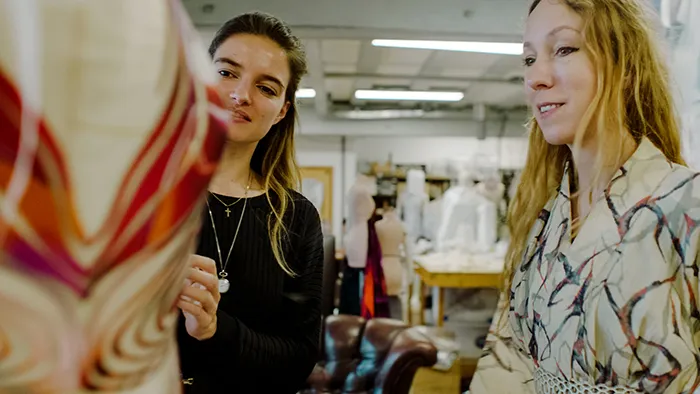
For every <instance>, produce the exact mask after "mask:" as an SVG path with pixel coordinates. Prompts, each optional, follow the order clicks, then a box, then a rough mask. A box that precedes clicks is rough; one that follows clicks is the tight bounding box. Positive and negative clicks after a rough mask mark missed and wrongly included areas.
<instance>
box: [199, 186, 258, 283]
mask: <svg viewBox="0 0 700 394" xmlns="http://www.w3.org/2000/svg"><path fill="white" fill-rule="evenodd" d="M248 190H250V182H248V186H247V187H246V189H245V194H244V195H243V210H242V211H241V217H240V218H239V219H238V225H236V232H235V233H234V234H233V241H231V247H230V248H229V249H228V254H227V255H226V261H224V259H223V256H222V255H221V246H220V244H219V236H218V234H217V233H216V225H215V224H214V215H213V214H212V213H211V206H209V200H208V199H207V209H208V210H209V218H210V219H211V227H212V229H213V230H214V240H215V241H216V251H217V253H218V254H219V266H220V267H221V271H219V293H226V292H227V291H228V290H229V288H230V287H231V283H230V282H229V281H228V279H226V277H227V276H228V272H226V267H227V266H228V260H229V258H230V257H231V252H232V251H233V245H234V244H235V243H236V238H238V230H240V229H241V223H242V222H243V215H245V208H246V206H247V205H248ZM226 209H227V210H228V208H226ZM226 216H227V217H228V214H227V215H226Z"/></svg>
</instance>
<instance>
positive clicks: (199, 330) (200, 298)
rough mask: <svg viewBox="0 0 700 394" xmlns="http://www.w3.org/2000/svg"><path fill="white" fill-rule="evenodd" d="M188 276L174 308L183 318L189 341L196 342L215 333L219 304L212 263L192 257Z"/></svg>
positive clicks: (217, 286)
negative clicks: (179, 310)
mask: <svg viewBox="0 0 700 394" xmlns="http://www.w3.org/2000/svg"><path fill="white" fill-rule="evenodd" d="M190 263H191V268H190V273H189V276H188V277H187V280H186V281H185V286H184V288H183V289H182V292H181V293H180V299H179V300H178V303H177V306H178V308H180V309H181V310H182V312H183V314H184V315H185V326H186V327H187V333H188V334H190V336H191V337H193V338H196V339H198V340H200V341H203V340H205V339H209V338H211V337H212V336H214V334H215V333H216V324H217V320H216V311H217V309H218V306H219V300H221V294H220V293H219V281H218V279H217V276H216V264H215V263H214V260H212V259H209V258H206V257H202V256H198V255H192V257H190Z"/></svg>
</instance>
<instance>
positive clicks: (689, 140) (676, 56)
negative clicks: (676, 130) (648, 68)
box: [660, 0, 700, 169]
mask: <svg viewBox="0 0 700 394" xmlns="http://www.w3.org/2000/svg"><path fill="white" fill-rule="evenodd" d="M660 11H661V15H662V20H663V21H664V23H665V24H667V26H666V27H667V28H670V27H671V26H676V27H675V29H682V30H680V36H679V37H678V41H677V42H674V43H672V44H674V45H673V48H672V51H671V71H672V75H673V76H674V79H675V80H676V86H678V94H679V96H680V97H679V99H678V104H679V105H678V107H679V112H680V114H681V119H682V126H683V130H682V137H683V148H684V149H683V150H684V152H683V153H684V156H685V159H686V160H688V164H689V165H690V166H691V167H693V168H696V169H698V168H700V154H698V152H700V136H698V134H699V133H698V131H697V130H698V128H699V127H700V25H699V24H698V23H697V21H698V20H700V2H698V1H695V0H663V1H661V10H660Z"/></svg>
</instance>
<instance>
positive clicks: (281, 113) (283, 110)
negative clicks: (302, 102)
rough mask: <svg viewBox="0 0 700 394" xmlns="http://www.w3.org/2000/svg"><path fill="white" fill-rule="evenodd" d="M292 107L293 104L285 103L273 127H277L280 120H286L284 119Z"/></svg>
mask: <svg viewBox="0 0 700 394" xmlns="http://www.w3.org/2000/svg"><path fill="white" fill-rule="evenodd" d="M290 105H291V103H290V102H289V101H287V102H285V103H284V105H283V106H282V109H280V113H279V114H277V117H275V122H274V123H273V125H276V124H277V123H279V122H280V120H282V119H284V117H285V116H287V111H288V110H289V106H290Z"/></svg>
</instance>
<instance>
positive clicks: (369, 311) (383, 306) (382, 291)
mask: <svg viewBox="0 0 700 394" xmlns="http://www.w3.org/2000/svg"><path fill="white" fill-rule="evenodd" d="M367 226H368V228H369V231H368V234H369V240H368V248H367V265H366V266H365V281H364V288H363V292H362V317H364V318H365V319H371V318H374V317H389V316H390V314H389V297H388V295H387V293H386V282H385V281H384V271H383V270H382V248H381V246H380V244H379V237H378V236H377V230H376V229H375V227H374V221H373V220H369V221H367Z"/></svg>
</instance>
